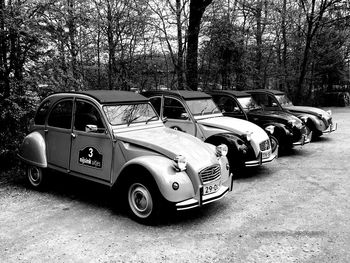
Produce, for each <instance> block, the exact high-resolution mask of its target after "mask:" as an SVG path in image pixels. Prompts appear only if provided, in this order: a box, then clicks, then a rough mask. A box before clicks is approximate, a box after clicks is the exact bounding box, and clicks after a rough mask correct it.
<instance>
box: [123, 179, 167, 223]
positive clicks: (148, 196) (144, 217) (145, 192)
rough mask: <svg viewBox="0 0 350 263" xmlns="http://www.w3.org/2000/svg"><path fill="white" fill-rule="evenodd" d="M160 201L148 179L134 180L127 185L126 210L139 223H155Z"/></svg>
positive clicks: (155, 189) (156, 189)
mask: <svg viewBox="0 0 350 263" xmlns="http://www.w3.org/2000/svg"><path fill="white" fill-rule="evenodd" d="M161 200H162V197H161V196H160V193H159V190H158V188H157V187H156V186H155V184H154V183H153V182H151V180H150V179H148V178H147V179H146V178H134V179H133V180H131V181H130V183H129V184H128V189H127V204H128V208H129V209H128V210H129V213H130V215H131V217H132V218H134V219H135V220H136V221H138V222H140V223H143V224H153V223H155V221H156V219H158V216H159V215H160V210H161V203H162V201H161Z"/></svg>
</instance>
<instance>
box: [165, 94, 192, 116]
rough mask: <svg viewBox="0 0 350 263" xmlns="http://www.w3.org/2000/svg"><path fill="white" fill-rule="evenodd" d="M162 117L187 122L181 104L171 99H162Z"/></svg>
mask: <svg viewBox="0 0 350 263" xmlns="http://www.w3.org/2000/svg"><path fill="white" fill-rule="evenodd" d="M163 116H164V117H167V118H169V119H180V120H187V119H188V114H187V113H186V109H185V107H184V106H183V105H182V103H181V102H180V101H178V100H176V99H173V98H165V99H164V111H163Z"/></svg>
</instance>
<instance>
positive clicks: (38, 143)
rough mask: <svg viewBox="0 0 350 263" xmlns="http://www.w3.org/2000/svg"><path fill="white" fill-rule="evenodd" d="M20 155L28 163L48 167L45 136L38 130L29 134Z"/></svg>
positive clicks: (22, 145)
mask: <svg viewBox="0 0 350 263" xmlns="http://www.w3.org/2000/svg"><path fill="white" fill-rule="evenodd" d="M18 156H19V158H20V159H21V160H22V161H24V162H26V163H28V164H31V165H35V166H38V167H41V168H46V167H47V157H46V143H45V138H44V136H43V135H42V134H41V133H40V132H38V131H34V132H32V133H30V134H28V135H27V136H26V137H25V138H24V140H23V142H22V144H21V146H20V148H19V154H18Z"/></svg>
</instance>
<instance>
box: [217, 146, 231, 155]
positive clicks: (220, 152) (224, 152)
mask: <svg viewBox="0 0 350 263" xmlns="http://www.w3.org/2000/svg"><path fill="white" fill-rule="evenodd" d="M227 152H228V148H227V145H226V144H220V145H218V146H216V155H217V156H219V157H220V156H226V155H227Z"/></svg>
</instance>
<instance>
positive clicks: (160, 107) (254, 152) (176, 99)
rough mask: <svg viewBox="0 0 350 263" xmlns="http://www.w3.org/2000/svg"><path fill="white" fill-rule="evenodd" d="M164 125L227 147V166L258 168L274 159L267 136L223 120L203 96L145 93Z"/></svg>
mask: <svg viewBox="0 0 350 263" xmlns="http://www.w3.org/2000/svg"><path fill="white" fill-rule="evenodd" d="M143 94H144V95H145V96H146V97H149V98H150V101H151V103H152V104H153V106H154V107H155V109H156V111H157V112H158V114H159V115H160V116H161V117H162V118H163V120H165V125H166V126H168V127H170V128H172V129H176V130H180V131H183V132H186V133H188V134H191V135H193V136H196V137H198V138H200V139H201V140H203V141H205V142H208V143H211V144H213V145H219V144H222V143H224V144H226V145H227V147H228V154H227V158H228V160H229V162H230V166H231V167H232V168H233V169H234V168H237V169H238V170H239V169H240V168H242V167H253V166H259V165H261V164H263V163H267V162H271V161H272V160H274V159H275V158H276V156H277V150H278V147H276V150H275V152H272V148H271V141H270V138H269V136H268V135H267V134H266V132H265V131H264V130H263V129H262V128H260V127H259V126H257V125H255V124H254V123H251V122H249V121H246V120H241V119H237V118H231V117H224V116H223V115H222V113H221V111H220V110H219V109H218V107H217V106H216V104H215V103H214V101H213V99H212V97H211V96H210V95H208V94H206V93H204V92H198V91H186V90H177V91H175V90H168V91H147V92H144V93H143Z"/></svg>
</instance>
